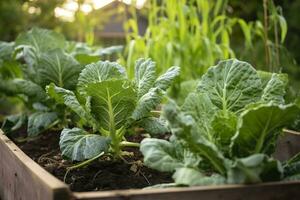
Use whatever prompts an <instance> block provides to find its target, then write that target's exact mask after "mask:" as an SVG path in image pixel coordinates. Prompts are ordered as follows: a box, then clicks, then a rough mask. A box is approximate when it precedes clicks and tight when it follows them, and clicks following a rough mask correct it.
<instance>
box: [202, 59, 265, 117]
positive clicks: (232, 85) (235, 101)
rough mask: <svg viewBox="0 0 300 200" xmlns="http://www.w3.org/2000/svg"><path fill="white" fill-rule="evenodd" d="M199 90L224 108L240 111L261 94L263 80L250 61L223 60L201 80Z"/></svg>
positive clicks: (256, 99)
mask: <svg viewBox="0 0 300 200" xmlns="http://www.w3.org/2000/svg"><path fill="white" fill-rule="evenodd" d="M198 91H199V92H205V93H207V94H208V95H209V97H210V99H211V101H212V102H213V103H214V104H215V105H216V106H217V107H219V108H220V109H222V110H230V111H233V112H235V111H238V110H240V109H242V108H243V107H244V106H246V105H247V104H250V103H253V102H256V101H258V100H259V99H260V96H261V91H262V88H261V80H260V78H259V76H258V74H257V72H256V70H255V69H254V68H253V67H252V66H251V65H250V64H248V63H246V62H242V61H239V60H236V59H230V60H225V61H221V62H219V63H218V65H216V66H214V67H211V68H210V69H209V70H208V71H207V73H206V74H204V75H203V77H202V78H201V80H200V83H199V85H198Z"/></svg>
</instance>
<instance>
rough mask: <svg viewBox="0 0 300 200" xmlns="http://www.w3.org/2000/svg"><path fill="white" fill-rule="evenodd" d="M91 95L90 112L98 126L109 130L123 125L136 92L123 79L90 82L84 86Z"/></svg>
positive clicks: (130, 109) (134, 102)
mask: <svg viewBox="0 0 300 200" xmlns="http://www.w3.org/2000/svg"><path fill="white" fill-rule="evenodd" d="M86 91H87V95H89V96H91V101H90V105H91V113H92V115H93V116H94V118H95V119H96V120H97V122H98V124H99V126H100V127H102V128H103V129H105V130H107V131H110V130H111V129H115V130H117V129H119V128H121V127H122V126H124V125H125V123H126V122H127V120H128V118H129V116H130V115H131V114H132V112H133V110H134V108H135V104H136V92H135V90H134V88H133V86H132V85H130V83H128V82H126V81H123V80H108V81H102V82H98V83H90V84H88V85H87V88H86Z"/></svg>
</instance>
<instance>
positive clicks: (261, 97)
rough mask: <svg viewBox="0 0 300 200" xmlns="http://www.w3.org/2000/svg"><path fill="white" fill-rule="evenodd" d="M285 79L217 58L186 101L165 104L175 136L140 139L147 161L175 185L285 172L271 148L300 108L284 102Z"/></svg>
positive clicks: (271, 177)
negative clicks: (163, 172) (273, 155)
mask: <svg viewBox="0 0 300 200" xmlns="http://www.w3.org/2000/svg"><path fill="white" fill-rule="evenodd" d="M287 82H288V81H287V77H286V76H285V75H284V74H275V73H274V74H271V73H266V72H257V71H256V70H255V69H254V68H253V67H252V66H251V65H250V64H248V63H246V62H242V61H239V60H236V59H230V60H225V61H221V62H219V64H218V65H216V66H214V67H211V68H210V69H209V70H208V71H207V73H205V74H204V75H203V76H202V78H201V79H200V81H199V84H198V87H197V89H196V91H194V92H192V93H190V94H189V95H188V96H187V97H186V99H185V102H184V104H183V105H182V106H180V107H179V106H177V105H176V103H175V102H170V103H169V104H167V105H166V106H164V108H163V116H164V117H165V119H166V120H167V124H168V126H169V127H170V129H171V132H172V136H171V137H170V139H169V141H166V140H161V139H154V138H147V139H144V140H143V141H142V142H141V147H140V150H141V152H142V153H143V155H144V162H145V164H146V165H147V166H149V167H151V168H154V169H157V170H159V171H165V172H172V173H174V174H173V178H174V181H175V185H187V186H192V185H209V184H224V183H257V182H262V181H277V180H282V179H283V178H286V177H285V176H287V173H285V172H286V170H287V169H289V166H290V165H286V164H285V163H281V162H279V161H278V160H276V159H275V158H273V157H272V153H274V149H275V144H276V141H277V139H278V137H279V136H280V135H281V132H282V129H283V128H284V127H285V126H286V125H288V124H291V123H293V121H294V119H295V118H296V116H297V115H299V113H300V109H299V108H298V107H297V106H296V105H295V104H294V103H291V104H286V102H285V99H284V95H285V88H286V87H287ZM294 160H297V159H294ZM288 171H292V170H288ZM299 172H300V170H299V168H298V172H297V173H299ZM294 173H295V170H294ZM291 175H292V173H289V174H288V176H291ZM171 185H172V186H173V185H174V184H171ZM165 186H166V185H165Z"/></svg>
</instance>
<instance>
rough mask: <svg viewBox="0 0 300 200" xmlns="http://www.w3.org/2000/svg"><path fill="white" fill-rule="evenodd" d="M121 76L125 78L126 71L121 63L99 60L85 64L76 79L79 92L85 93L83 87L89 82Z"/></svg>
mask: <svg viewBox="0 0 300 200" xmlns="http://www.w3.org/2000/svg"><path fill="white" fill-rule="evenodd" d="M123 78H126V73H125V69H124V68H123V67H122V66H121V65H119V64H118V63H116V62H109V61H99V62H97V63H91V64H89V65H87V66H86V67H85V68H84V69H83V70H82V72H81V73H80V76H79V79H78V89H79V91H80V92H81V93H85V88H86V86H87V84H89V83H97V82H102V81H106V80H110V79H123Z"/></svg>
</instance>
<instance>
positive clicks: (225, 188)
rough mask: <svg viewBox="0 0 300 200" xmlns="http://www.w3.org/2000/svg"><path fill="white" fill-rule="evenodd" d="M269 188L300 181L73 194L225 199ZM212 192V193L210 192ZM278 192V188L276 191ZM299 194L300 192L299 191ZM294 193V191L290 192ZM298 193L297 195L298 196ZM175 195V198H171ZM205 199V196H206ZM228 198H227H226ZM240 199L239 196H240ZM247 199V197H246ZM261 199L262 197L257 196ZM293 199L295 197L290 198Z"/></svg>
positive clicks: (94, 199) (82, 199)
mask: <svg viewBox="0 0 300 200" xmlns="http://www.w3.org/2000/svg"><path fill="white" fill-rule="evenodd" d="M267 188H269V189H270V188H271V189H272V188H291V190H292V189H294V190H295V188H297V191H298V188H300V181H293V182H270V183H261V184H254V185H219V186H196V187H186V188H164V189H159V188H156V189H130V190H115V191H102V192H74V193H73V196H74V198H75V199H76V200H120V199H122V200H123V199H126V200H143V199H144V200H146V199H151V198H153V199H164V198H166V200H167V199H176V198H177V197H178V199H182V198H179V196H178V195H183V194H184V195H187V196H186V198H184V199H182V200H185V199H186V200H189V199H193V198H189V194H193V195H195V194H196V195H198V197H199V199H203V198H202V196H201V194H205V196H210V197H212V199H220V200H221V199H224V198H222V196H223V195H222V193H232V194H233V196H234V192H237V193H239V192H241V191H244V190H247V191H249V190H250V191H251V190H253V191H255V190H257V189H259V190H262V191H263V190H265V189H267ZM208 193H210V194H208ZM274 194H276V190H275V191H274ZM297 194H298V195H299V194H300V190H299V192H297ZM289 195H292V193H289ZM298 195H297V196H298ZM171 196H173V198H171ZM204 199H205V198H204ZM226 199H227V198H226ZM238 199H239V198H238ZM245 199H246V198H245ZM257 199H260V198H257ZM290 199H293V198H290Z"/></svg>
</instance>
